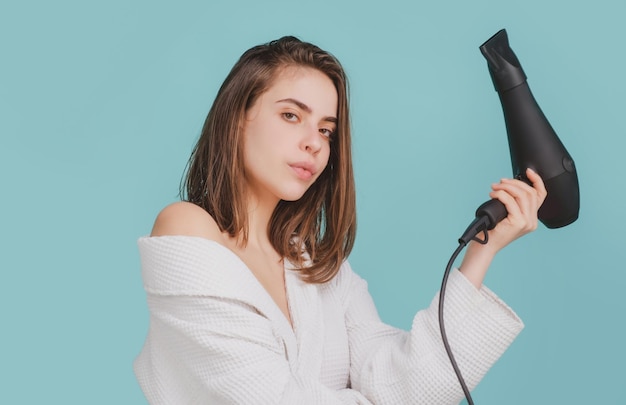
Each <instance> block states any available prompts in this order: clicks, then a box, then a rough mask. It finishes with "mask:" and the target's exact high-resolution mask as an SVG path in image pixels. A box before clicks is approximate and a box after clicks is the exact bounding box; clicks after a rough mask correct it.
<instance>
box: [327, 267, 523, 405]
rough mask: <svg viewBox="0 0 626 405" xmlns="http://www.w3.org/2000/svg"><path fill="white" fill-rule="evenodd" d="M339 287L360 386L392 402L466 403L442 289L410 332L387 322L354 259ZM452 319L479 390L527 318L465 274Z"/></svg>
mask: <svg viewBox="0 0 626 405" xmlns="http://www.w3.org/2000/svg"><path fill="white" fill-rule="evenodd" d="M343 266H344V267H343V268H342V270H341V271H340V273H339V275H338V276H337V277H338V280H337V288H338V289H339V294H340V295H341V297H342V302H343V305H344V311H345V317H346V326H347V330H348V336H349V345H350V362H351V366H350V379H351V385H352V388H354V389H356V390H358V391H359V392H361V393H362V394H363V395H364V396H365V397H366V398H368V400H369V401H371V402H372V403H375V404H377V405H384V404H424V405H438V404H441V405H444V404H458V403H459V402H460V401H461V400H462V399H464V394H463V391H462V389H461V386H460V384H459V382H458V380H457V377H456V374H454V370H453V369H452V366H451V364H450V361H449V359H448V356H447V354H446V352H445V348H444V346H443V342H442V339H441V335H440V331H439V320H438V305H439V295H438V294H437V295H436V296H435V298H434V299H433V301H432V302H431V305H430V306H429V307H428V308H427V309H424V310H422V311H420V312H418V313H417V315H416V316H415V317H414V319H413V324H412V327H411V330H410V332H406V331H403V330H399V329H396V328H393V327H391V326H388V325H385V324H384V323H382V322H381V320H380V318H379V316H378V314H377V311H376V308H375V307H374V303H373V300H372V298H371V296H370V294H369V292H368V290H367V283H366V282H365V281H364V280H363V279H361V278H360V277H359V276H358V275H356V274H355V273H354V272H353V271H352V270H351V268H350V265H349V264H348V263H347V262H346V263H344V265H343ZM447 288H448V289H447V292H446V302H445V306H444V311H445V312H444V320H445V325H446V334H447V336H448V341H449V343H450V346H451V348H452V351H453V353H454V355H455V359H456V362H457V364H458V366H459V368H460V370H461V373H462V375H463V378H464V379H465V382H466V384H467V385H468V387H469V389H470V390H471V389H473V388H474V387H475V386H476V385H477V384H478V383H479V381H480V380H481V379H482V377H483V376H484V375H485V373H486V372H487V370H488V369H489V368H490V367H491V366H492V365H493V364H494V363H495V362H496V360H497V359H498V358H499V357H500V356H501V355H502V353H503V352H504V351H505V350H506V349H507V347H508V346H509V345H510V344H511V343H512V341H513V340H514V339H515V337H516V336H517V335H518V334H519V332H520V331H521V330H522V328H523V323H522V321H521V320H520V319H519V318H518V317H517V315H516V314H515V313H514V312H513V311H512V310H511V309H510V308H509V307H508V306H506V304H504V303H503V302H502V301H501V300H500V299H499V298H498V297H497V296H496V295H495V294H493V292H491V291H490V290H489V289H487V288H486V287H484V286H483V287H482V288H481V289H480V290H477V289H476V288H475V287H474V286H473V285H472V284H471V283H470V282H469V281H468V280H467V279H466V278H465V277H464V276H463V275H462V274H461V273H460V272H458V271H457V270H453V272H452V273H451V274H450V278H449V280H448V287H447Z"/></svg>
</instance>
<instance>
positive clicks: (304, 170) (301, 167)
mask: <svg viewBox="0 0 626 405" xmlns="http://www.w3.org/2000/svg"><path fill="white" fill-rule="evenodd" d="M289 166H291V168H292V169H293V171H294V172H295V173H296V175H297V176H298V178H300V179H302V180H309V179H310V178H311V177H313V174H314V172H315V171H314V169H313V166H312V165H310V164H306V163H296V164H292V165H289Z"/></svg>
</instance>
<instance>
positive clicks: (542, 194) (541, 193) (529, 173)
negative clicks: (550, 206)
mask: <svg viewBox="0 0 626 405" xmlns="http://www.w3.org/2000/svg"><path fill="white" fill-rule="evenodd" d="M526 177H528V180H530V182H531V183H532V184H533V188H534V189H535V190H537V195H538V197H539V206H541V204H543V201H544V200H545V199H546V197H547V196H548V191H547V190H546V186H545V184H544V183H543V179H542V178H541V176H539V175H538V174H537V173H536V172H535V171H534V170H532V169H530V168H528V169H526Z"/></svg>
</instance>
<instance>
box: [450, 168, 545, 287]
mask: <svg viewBox="0 0 626 405" xmlns="http://www.w3.org/2000/svg"><path fill="white" fill-rule="evenodd" d="M526 177H528V180H530V182H531V183H532V186H530V185H528V184H526V183H525V182H523V181H521V180H515V179H502V180H501V181H500V183H497V184H493V185H492V186H491V188H492V191H491V193H490V194H489V196H491V198H495V199H498V200H500V201H501V202H502V203H503V204H504V206H505V207H506V210H507V212H508V215H507V217H506V218H505V219H503V220H502V221H500V223H498V225H496V227H495V228H494V229H492V230H491V231H489V241H488V242H487V244H486V245H481V244H479V243H477V242H470V243H469V245H468V247H467V252H466V253H465V257H464V258H463V263H461V267H460V269H459V270H460V271H461V273H463V274H464V275H465V277H467V278H468V280H470V281H471V282H472V284H474V285H475V286H476V288H480V286H481V285H482V282H483V279H484V278H485V274H487V269H488V268H489V265H490V264H491V260H492V259H493V257H494V256H495V254H496V253H498V251H500V250H501V249H502V248H503V247H505V246H506V245H508V244H509V243H511V242H513V241H514V240H515V239H517V238H519V237H520V236H523V235H525V234H527V233H529V232H532V231H534V230H535V229H537V222H538V218H537V211H539V207H541V204H543V201H544V200H545V199H546V196H547V194H548V193H547V191H546V187H545V185H544V184H543V180H542V179H541V177H539V175H538V174H537V173H535V172H534V171H532V170H531V169H527V170H526ZM478 237H480V235H478Z"/></svg>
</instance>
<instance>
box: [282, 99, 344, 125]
mask: <svg viewBox="0 0 626 405" xmlns="http://www.w3.org/2000/svg"><path fill="white" fill-rule="evenodd" d="M276 103H291V104H294V105H295V106H297V107H298V108H300V109H301V110H303V111H305V112H307V113H309V114H310V113H312V112H313V110H312V109H311V107H309V106H308V105H306V104H304V103H303V102H302V101H300V100H296V99H295V98H284V99H282V100H278V101H277V102H276ZM322 121H328V122H333V123H335V124H336V123H337V118H336V117H324V118H322Z"/></svg>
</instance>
